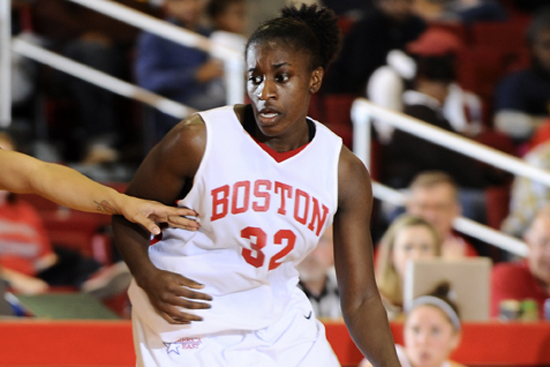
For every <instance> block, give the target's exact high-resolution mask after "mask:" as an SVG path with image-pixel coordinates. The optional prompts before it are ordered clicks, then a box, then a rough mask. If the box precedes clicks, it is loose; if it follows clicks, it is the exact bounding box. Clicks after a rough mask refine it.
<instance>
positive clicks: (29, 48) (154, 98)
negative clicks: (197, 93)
mask: <svg viewBox="0 0 550 367" xmlns="http://www.w3.org/2000/svg"><path fill="white" fill-rule="evenodd" d="M12 50H13V51H15V52H17V53H19V54H21V55H23V56H25V57H28V58H30V59H33V60H35V61H38V62H40V63H43V64H46V65H48V66H51V67H53V68H55V69H57V70H61V71H63V72H65V73H67V74H70V75H72V76H75V77H77V78H80V79H82V80H85V81H87V82H90V83H92V84H95V85H97V86H99V87H102V88H105V89H108V90H110V91H111V92H113V93H117V94H119V95H121V96H124V97H128V98H132V99H135V100H137V101H140V102H143V103H145V104H147V105H149V106H152V107H154V108H156V109H158V110H160V111H162V112H164V113H166V114H168V115H170V116H174V117H177V118H180V119H182V118H184V117H186V116H189V115H190V114H192V113H193V112H195V110H194V109H192V108H189V107H187V106H184V105H182V104H181V103H178V102H175V101H172V100H169V99H166V98H164V97H162V96H159V95H157V94H155V93H152V92H149V91H148V90H145V89H143V88H140V87H136V86H135V85H133V84H130V83H127V82H125V81H123V80H120V79H117V78H115V77H113V76H111V75H108V74H105V73H103V72H101V71H98V70H96V69H93V68H91V67H89V66H86V65H84V64H81V63H78V62H76V61H73V60H71V59H68V58H66V57H63V56H60V55H58V54H56V53H54V52H50V51H48V50H45V49H43V48H42V47H39V46H37V45H34V44H32V43H29V42H27V41H24V40H22V39H19V38H16V39H14V40H13V42H12Z"/></svg>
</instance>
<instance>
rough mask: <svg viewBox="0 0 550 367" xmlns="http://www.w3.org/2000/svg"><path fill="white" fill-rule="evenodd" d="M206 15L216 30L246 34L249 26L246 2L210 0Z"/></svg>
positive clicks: (243, 0) (241, 0)
mask: <svg viewBox="0 0 550 367" xmlns="http://www.w3.org/2000/svg"><path fill="white" fill-rule="evenodd" d="M206 13H207V14H208V17H209V18H210V19H211V20H212V23H213V25H214V28H215V29H216V30H220V31H226V32H231V33H237V34H244V33H245V30H246V28H247V26H248V21H247V18H246V1H245V0H210V1H209V2H208V5H207V6H206Z"/></svg>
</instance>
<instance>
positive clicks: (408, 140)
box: [382, 55, 500, 222]
mask: <svg viewBox="0 0 550 367" xmlns="http://www.w3.org/2000/svg"><path fill="white" fill-rule="evenodd" d="M454 79H455V74H454V58H453V56H452V55H446V56H441V57H421V58H418V59H417V72H416V77H415V80H414V86H413V89H411V90H408V91H406V92H405V93H404V94H403V102H404V108H403V112H404V113H405V114H407V115H409V116H411V117H414V118H416V119H419V120H421V121H424V122H427V123H428V124H430V125H433V126H435V127H439V128H441V129H444V130H447V131H449V132H455V130H454V129H453V127H452V126H451V124H450V123H449V121H448V120H447V119H446V118H445V117H444V115H443V104H444V103H445V101H446V99H447V97H448V95H449V88H450V85H451V82H452V81H453V80H454ZM383 154H384V159H385V160H386V164H385V165H384V167H383V172H382V181H383V182H384V183H386V184H387V185H389V186H391V187H394V188H404V187H406V186H408V184H409V183H410V181H411V179H412V178H413V177H414V176H415V175H417V174H418V173H420V172H423V171H427V170H439V171H444V172H447V173H448V174H449V175H451V176H452V177H453V179H454V180H455V181H456V182H457V183H458V185H459V186H460V187H461V188H462V189H466V188H467V189H469V190H470V191H471V193H472V195H471V197H470V199H471V200H474V203H472V204H468V205H467V208H466V209H467V210H469V209H470V207H471V206H473V205H475V201H476V200H481V201H483V200H484V198H483V192H482V190H483V189H484V188H485V187H487V186H488V185H490V184H494V183H496V182H498V180H499V179H500V178H499V177H498V175H497V174H496V173H495V172H494V171H493V170H491V169H486V168H485V167H484V166H482V165H481V164H480V163H478V162H477V161H475V160H474V159H472V158H469V157H467V156H465V155H463V154H461V153H458V152H456V151H454V150H450V149H448V148H446V147H444V146H441V145H439V144H436V143H434V142H431V141H428V140H426V139H423V138H420V137H417V136H415V135H412V134H410V133H408V132H405V131H403V130H397V131H395V132H394V133H393V137H392V140H391V142H390V143H389V144H388V145H386V146H385V147H384V152H383ZM479 204H480V205H482V206H483V205H484V204H483V203H479ZM465 206H466V205H465ZM475 208H476V210H477V209H479V206H475ZM483 212H484V210H483V211H482V212H478V211H475V212H473V213H479V215H478V216H477V217H473V218H475V219H476V220H478V221H481V222H484V221H485V218H484V215H483Z"/></svg>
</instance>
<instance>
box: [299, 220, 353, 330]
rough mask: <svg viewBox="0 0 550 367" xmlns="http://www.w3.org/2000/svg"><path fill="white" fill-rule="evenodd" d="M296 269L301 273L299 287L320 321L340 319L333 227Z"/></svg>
mask: <svg viewBox="0 0 550 367" xmlns="http://www.w3.org/2000/svg"><path fill="white" fill-rule="evenodd" d="M296 268H297V269H298V272H299V273H300V283H299V284H298V286H299V287H300V288H301V289H302V290H303V291H304V293H305V294H306V296H307V297H308V298H309V300H310V301H311V305H312V307H313V312H314V313H315V316H316V317H317V318H319V319H340V318H341V317H342V310H341V308H340V294H339V292H338V284H337V282H336V273H335V271H334V248H333V235H332V226H331V227H329V228H328V229H327V230H326V231H325V233H324V234H323V235H322V236H321V238H320V239H319V244H318V245H317V247H315V249H314V250H313V251H312V252H311V253H309V254H308V255H307V256H306V257H305V258H304V260H302V261H301V262H300V264H298V266H297V267H296Z"/></svg>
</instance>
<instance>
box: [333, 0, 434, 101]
mask: <svg viewBox="0 0 550 367" xmlns="http://www.w3.org/2000/svg"><path fill="white" fill-rule="evenodd" d="M373 5H374V7H372V9H370V10H369V11H367V12H366V14H365V15H364V16H363V18H361V20H359V21H357V22H356V23H355V24H354V25H353V28H352V29H351V30H350V32H349V34H348V35H347V36H346V37H345V38H344V42H343V46H342V51H341V52H340V54H339V56H338V58H337V59H336V61H335V62H334V64H333V65H332V66H331V69H330V70H329V72H328V73H327V76H326V78H327V80H326V83H325V92H326V93H335V94H337V93H350V94H356V95H362V94H363V93H364V92H363V91H364V90H365V86H366V83H367V81H368V79H369V77H370V76H371V74H372V73H373V72H374V71H375V70H376V68H378V67H379V66H382V65H384V64H385V62H386V56H387V54H388V52H389V51H390V50H395V49H403V47H404V46H405V44H407V43H408V42H409V41H412V40H414V39H416V38H417V37H418V36H419V35H420V34H421V33H422V32H424V30H425V29H426V24H425V23H424V21H423V20H422V19H420V18H419V17H417V16H415V15H413V14H412V0H373Z"/></svg>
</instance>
